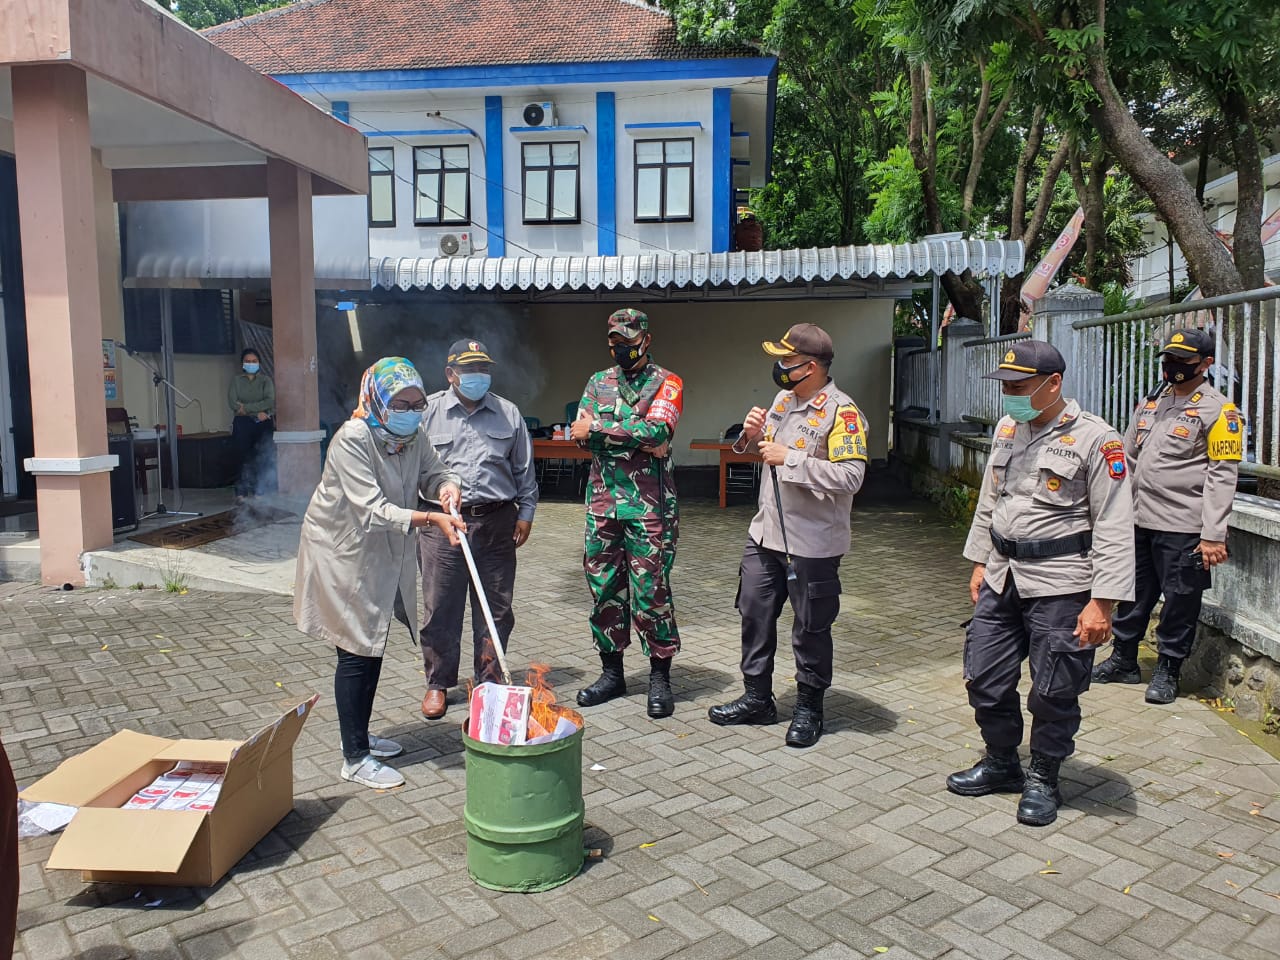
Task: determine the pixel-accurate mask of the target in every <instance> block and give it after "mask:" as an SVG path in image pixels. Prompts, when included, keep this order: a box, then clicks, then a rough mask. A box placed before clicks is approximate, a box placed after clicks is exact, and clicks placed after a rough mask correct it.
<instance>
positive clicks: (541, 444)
mask: <svg viewBox="0 0 1280 960" xmlns="http://www.w3.org/2000/svg"><path fill="white" fill-rule="evenodd" d="M533 459H535V460H590V459H591V451H590V450H583V449H582V447H580V446H578V441H576V440H550V439H535V440H534V441H533Z"/></svg>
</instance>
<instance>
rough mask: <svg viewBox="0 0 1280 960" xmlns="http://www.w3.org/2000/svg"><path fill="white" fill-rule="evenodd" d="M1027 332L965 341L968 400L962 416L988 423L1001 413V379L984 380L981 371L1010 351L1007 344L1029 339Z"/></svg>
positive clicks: (987, 370)
mask: <svg viewBox="0 0 1280 960" xmlns="http://www.w3.org/2000/svg"><path fill="white" fill-rule="evenodd" d="M1030 338H1031V334H1030V333H1007V334H1005V335H1004V336H1002V337H983V338H982V339H980V340H966V341H964V356H965V361H964V367H965V370H966V371H968V378H967V380H966V381H965V391H966V396H967V400H966V403H965V408H964V418H965V419H966V420H972V421H974V422H976V423H985V424H987V425H988V426H995V424H996V423H997V422H998V421H999V420H1000V418H1001V417H1002V416H1004V410H1003V408H1002V405H1001V402H1000V381H999V380H984V379H982V375H983V374H984V373H987V372H989V371H991V370H994V369H995V368H996V367H998V366H999V365H1000V361H1001V360H1002V359H1003V358H1004V355H1005V354H1006V353H1007V352H1008V351H1009V344H1011V343H1014V342H1015V341H1017V340H1029V339H1030Z"/></svg>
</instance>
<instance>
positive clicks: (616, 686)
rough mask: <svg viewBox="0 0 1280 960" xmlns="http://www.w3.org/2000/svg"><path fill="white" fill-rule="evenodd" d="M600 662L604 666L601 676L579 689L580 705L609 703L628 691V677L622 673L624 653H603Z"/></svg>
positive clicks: (591, 705) (592, 705) (589, 705)
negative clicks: (589, 684)
mask: <svg viewBox="0 0 1280 960" xmlns="http://www.w3.org/2000/svg"><path fill="white" fill-rule="evenodd" d="M600 663H601V665H602V666H603V667H604V670H603V671H602V672H601V674H600V678H599V679H598V680H596V682H595V683H593V684H591V686H589V687H586V688H584V689H582V690H579V691H578V706H580V707H594V706H596V705H597V704H601V703H608V702H609V701H610V700H612V699H613V698H614V697H620V696H622V695H623V694H625V693H626V692H627V678H626V677H625V676H623V674H622V653H621V652H617V653H602V654H600Z"/></svg>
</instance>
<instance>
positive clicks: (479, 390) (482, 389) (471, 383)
mask: <svg viewBox="0 0 1280 960" xmlns="http://www.w3.org/2000/svg"><path fill="white" fill-rule="evenodd" d="M492 382H493V377H491V376H490V375H489V374H487V373H460V374H458V392H459V393H460V394H462V395H463V396H464V397H466V398H467V399H468V400H470V401H471V402H472V403H479V402H480V401H481V400H483V399H484V395H485V394H486V393H488V392H489V384H491V383H492Z"/></svg>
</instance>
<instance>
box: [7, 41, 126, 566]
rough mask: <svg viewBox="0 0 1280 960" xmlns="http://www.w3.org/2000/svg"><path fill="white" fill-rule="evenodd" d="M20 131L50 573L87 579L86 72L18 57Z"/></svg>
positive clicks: (25, 261) (90, 447) (105, 477)
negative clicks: (83, 558) (83, 563)
mask: <svg viewBox="0 0 1280 960" xmlns="http://www.w3.org/2000/svg"><path fill="white" fill-rule="evenodd" d="M12 78H13V128H14V129H13V138H14V146H15V157H16V165H17V174H18V197H19V227H20V230H21V236H22V270H23V279H24V282H25V284H26V305H27V346H28V351H29V355H30V359H31V409H32V414H33V420H34V427H35V456H34V457H32V458H31V459H30V460H28V461H27V463H26V467H27V469H28V470H29V471H30V472H31V473H33V474H35V475H36V511H37V518H38V520H39V524H40V574H41V578H42V579H43V580H44V582H45V583H56V584H61V583H72V584H77V585H81V584H83V583H84V574H83V573H82V572H81V568H80V555H81V554H82V553H83V552H84V551H86V550H94V549H98V548H101V547H105V546H107V545H109V544H110V543H111V492H110V487H109V471H110V470H111V467H112V465H113V462H114V458H112V457H108V456H107V417H106V401H105V399H104V394H103V385H102V301H101V297H100V291H99V288H98V282H99V276H98V248H97V238H96V235H95V230H94V196H93V163H92V154H91V147H90V142H89V104H88V95H87V88H86V83H85V75H84V73H83V71H81V70H80V69H78V68H76V67H73V66H69V65H62V64H56V65H54V64H51V65H44V66H29V67H14V68H13V71H12Z"/></svg>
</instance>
